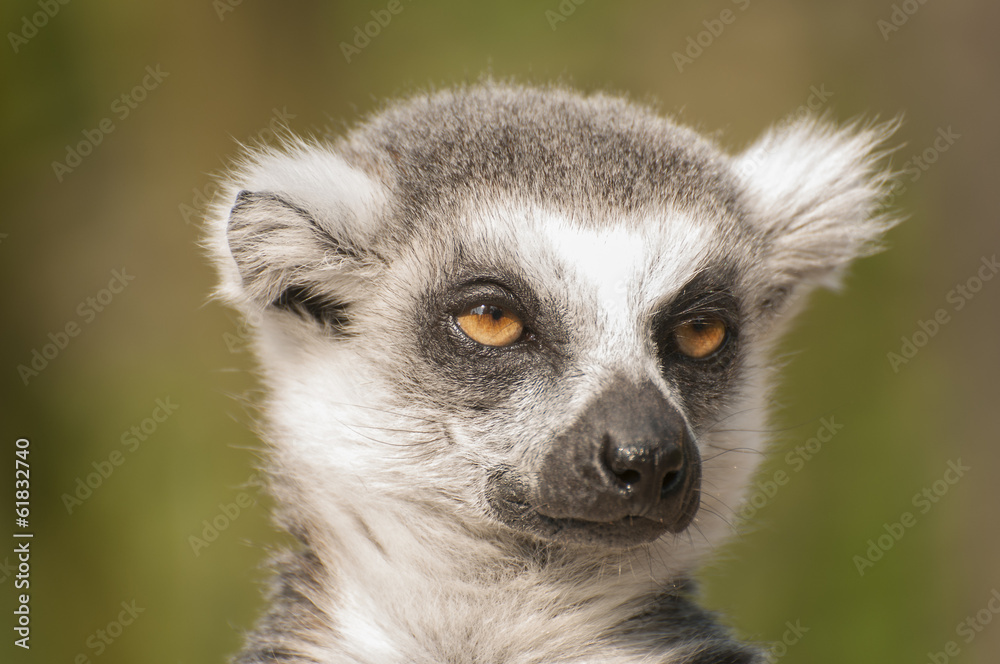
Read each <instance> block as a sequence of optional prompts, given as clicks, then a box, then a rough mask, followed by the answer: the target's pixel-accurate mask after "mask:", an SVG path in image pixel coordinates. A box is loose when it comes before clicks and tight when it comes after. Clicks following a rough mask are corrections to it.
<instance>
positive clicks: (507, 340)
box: [458, 304, 524, 347]
mask: <svg viewBox="0 0 1000 664" xmlns="http://www.w3.org/2000/svg"><path fill="white" fill-rule="evenodd" d="M458 325H459V327H461V328H462V331H463V332H465V333H466V334H467V335H468V336H469V338H470V339H472V340H473V341H475V342H477V343H481V344H483V345H484V346H496V347H502V346H509V345H511V344H512V343H514V342H515V341H517V340H518V339H520V338H521V334H522V333H523V332H524V323H522V322H521V319H520V318H518V317H517V316H515V315H514V314H512V313H511V312H509V311H507V310H506V309H503V308H501V307H497V306H494V305H492V304H477V305H476V306H474V307H470V308H469V309H466V310H465V311H464V312H463V313H462V314H460V315H459V316H458Z"/></svg>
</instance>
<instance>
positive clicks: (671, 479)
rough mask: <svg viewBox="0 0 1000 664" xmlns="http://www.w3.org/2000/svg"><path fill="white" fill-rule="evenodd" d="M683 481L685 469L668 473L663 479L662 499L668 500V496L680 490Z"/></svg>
mask: <svg viewBox="0 0 1000 664" xmlns="http://www.w3.org/2000/svg"><path fill="white" fill-rule="evenodd" d="M683 480H684V470H683V469H681V470H673V471H670V472H669V473H667V474H666V475H665V476H664V478H663V484H662V485H661V486H660V497H661V498H666V497H667V496H668V495H670V494H671V493H673V492H674V491H676V490H677V489H679V488H680V486H681V482H683Z"/></svg>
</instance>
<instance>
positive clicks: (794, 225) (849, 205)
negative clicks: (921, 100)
mask: <svg viewBox="0 0 1000 664" xmlns="http://www.w3.org/2000/svg"><path fill="white" fill-rule="evenodd" d="M898 126H899V122H898V121H893V122H888V123H885V124H879V125H871V124H869V125H859V124H857V123H855V124H852V125H849V126H846V127H843V128H837V127H836V126H835V125H832V124H829V123H826V122H824V121H821V120H818V119H815V118H805V119H802V120H799V121H797V122H793V123H791V124H789V125H787V126H783V127H777V128H774V129H772V130H770V131H768V132H767V133H766V134H765V135H764V136H763V137H762V138H761V139H759V140H758V141H757V142H756V143H755V144H754V145H752V146H751V147H750V148H749V149H747V150H746V151H745V152H744V153H743V154H741V155H739V156H738V157H737V158H736V159H735V166H736V170H737V173H738V175H739V176H740V177H741V178H742V180H743V184H744V187H745V190H746V191H747V192H748V194H749V199H750V204H751V207H752V218H753V223H754V224H755V226H756V227H757V228H758V230H759V231H760V232H762V234H763V237H764V239H765V242H766V244H767V247H768V249H769V251H768V252H767V254H766V255H765V256H764V257H763V261H764V265H762V267H763V268H764V271H765V273H766V274H767V280H768V281H769V282H770V283H769V286H768V289H769V291H770V294H769V295H767V296H765V298H764V302H763V304H764V306H765V307H768V308H778V307H779V306H780V304H782V303H783V302H784V300H786V299H787V298H788V296H790V295H791V294H792V293H794V292H802V291H805V290H808V287H810V286H815V285H824V286H828V287H836V286H837V285H838V284H839V278H840V276H841V274H842V272H843V270H844V268H845V267H846V266H847V264H848V263H850V262H851V261H852V260H853V259H855V258H857V257H859V256H863V255H866V254H869V253H872V252H874V251H876V250H877V249H878V241H879V239H880V238H881V236H882V234H883V233H884V232H885V231H886V230H887V229H888V228H889V227H891V226H892V225H893V224H894V223H896V221H897V220H896V219H894V218H893V217H891V216H890V215H889V214H888V213H887V212H886V211H885V210H884V209H880V201H881V200H882V199H883V198H884V196H885V195H886V194H887V193H888V191H889V189H890V186H891V183H892V174H891V173H890V171H889V170H887V169H886V168H885V166H884V165H883V164H882V163H881V162H882V161H883V158H884V157H885V156H886V155H887V154H888V151H886V150H885V148H884V143H885V141H886V140H887V139H888V138H889V137H890V136H891V135H892V133H893V132H894V131H895V130H896V128H897V127H898Z"/></svg>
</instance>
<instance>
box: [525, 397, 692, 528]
mask: <svg viewBox="0 0 1000 664" xmlns="http://www.w3.org/2000/svg"><path fill="white" fill-rule="evenodd" d="M700 482H701V462H700V459H699V456H698V450H697V448H696V447H695V444H694V441H693V437H692V436H691V434H690V432H689V430H688V427H687V423H686V422H685V420H684V418H683V416H682V415H681V413H680V412H679V411H678V410H677V408H676V407H674V406H673V405H671V404H670V402H669V401H667V399H666V397H665V396H664V395H663V393H662V392H661V391H660V389H659V388H658V387H657V386H656V385H654V384H653V383H651V382H643V383H640V384H635V383H632V382H627V381H624V380H622V381H618V382H616V383H615V384H613V385H611V386H609V387H608V388H607V389H605V390H604V391H603V392H602V393H600V394H599V395H598V396H597V397H596V398H595V399H593V400H592V401H591V402H590V403H589V404H588V405H587V406H586V407H585V408H584V409H583V410H582V411H581V413H580V415H579V416H578V417H577V419H576V421H574V422H573V423H572V424H571V425H570V426H569V427H568V428H567V429H566V430H565V431H564V432H563V433H562V434H561V435H559V436H558V437H557V438H556V440H554V441H553V444H552V445H551V447H550V449H549V450H548V451H547V453H546V454H545V458H544V460H543V462H542V464H541V467H540V469H539V473H538V476H537V491H538V495H537V501H538V502H537V503H536V504H537V509H538V512H539V513H540V514H542V515H543V516H547V517H552V518H557V519H572V520H575V521H581V522H588V523H593V524H612V523H621V522H625V523H629V522H633V521H634V517H645V519H648V520H650V521H653V522H655V523H656V524H659V525H660V526H661V527H662V528H665V529H668V530H671V531H673V532H679V531H681V530H683V529H684V528H686V527H687V526H688V524H689V523H690V522H691V519H692V518H694V514H695V512H696V511H697V509H698V504H699V496H700V486H699V485H700ZM531 502H535V501H531Z"/></svg>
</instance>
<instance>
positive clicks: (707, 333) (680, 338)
mask: <svg viewBox="0 0 1000 664" xmlns="http://www.w3.org/2000/svg"><path fill="white" fill-rule="evenodd" d="M674 339H675V340H676V341H677V348H678V349H679V350H680V351H681V352H682V353H684V354H685V355H687V356H688V357H690V358H694V359H696V360H700V359H703V358H706V357H708V356H709V355H711V354H712V353H714V352H715V351H717V350H719V349H720V348H722V344H723V342H724V341H725V340H726V324H725V323H723V322H722V321H721V320H720V319H718V318H695V319H694V320H689V321H687V322H686V323H681V324H680V325H678V326H677V329H675V330H674Z"/></svg>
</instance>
